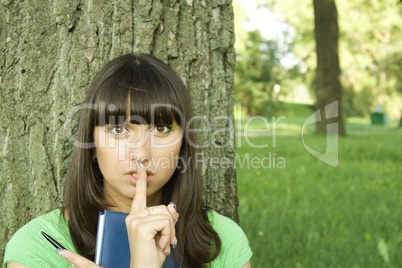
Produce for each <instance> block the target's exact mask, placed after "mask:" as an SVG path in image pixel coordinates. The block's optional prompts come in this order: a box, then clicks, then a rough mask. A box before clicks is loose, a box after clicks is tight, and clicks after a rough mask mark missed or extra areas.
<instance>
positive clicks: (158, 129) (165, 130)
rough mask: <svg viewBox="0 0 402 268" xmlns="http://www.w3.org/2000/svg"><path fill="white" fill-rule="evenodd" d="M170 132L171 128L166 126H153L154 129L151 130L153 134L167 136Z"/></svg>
mask: <svg viewBox="0 0 402 268" xmlns="http://www.w3.org/2000/svg"><path fill="white" fill-rule="evenodd" d="M170 130H171V128H170V127H169V126H166V125H158V126H155V127H154V128H153V130H152V132H153V133H154V134H159V135H167V134H169V132H170Z"/></svg>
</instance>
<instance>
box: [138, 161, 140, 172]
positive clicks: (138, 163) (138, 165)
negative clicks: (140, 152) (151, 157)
mask: <svg viewBox="0 0 402 268" xmlns="http://www.w3.org/2000/svg"><path fill="white" fill-rule="evenodd" d="M139 170H140V160H137V172H138V171H139Z"/></svg>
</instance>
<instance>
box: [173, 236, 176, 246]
mask: <svg viewBox="0 0 402 268" xmlns="http://www.w3.org/2000/svg"><path fill="white" fill-rule="evenodd" d="M176 247H177V237H176V236H175V237H174V243H173V248H176Z"/></svg>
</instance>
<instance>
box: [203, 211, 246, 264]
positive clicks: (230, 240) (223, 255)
mask: <svg viewBox="0 0 402 268" xmlns="http://www.w3.org/2000/svg"><path fill="white" fill-rule="evenodd" d="M208 218H209V220H210V222H211V225H212V227H213V228H214V230H215V231H216V232H217V233H218V235H219V237H220V239H221V252H220V254H219V256H218V257H217V258H216V259H215V260H214V261H213V262H212V263H211V266H212V267H233V268H237V267H242V266H243V265H245V264H246V263H247V262H248V261H249V260H250V258H251V256H252V255H253V253H252V251H251V248H250V245H249V243H248V239H247V237H246V234H245V233H244V232H243V230H242V229H241V228H240V226H239V225H238V224H237V223H235V222H234V221H233V220H231V219H229V218H227V217H225V216H222V215H220V214H218V213H217V212H215V211H210V212H208Z"/></svg>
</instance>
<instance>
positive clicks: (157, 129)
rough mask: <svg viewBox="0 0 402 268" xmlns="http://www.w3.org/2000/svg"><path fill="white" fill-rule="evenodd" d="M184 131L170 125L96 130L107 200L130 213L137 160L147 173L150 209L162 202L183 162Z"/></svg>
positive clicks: (96, 142)
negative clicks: (171, 179) (170, 182)
mask: <svg viewBox="0 0 402 268" xmlns="http://www.w3.org/2000/svg"><path fill="white" fill-rule="evenodd" d="M182 139H183V135H182V129H181V127H180V126H179V125H177V124H176V123H174V124H173V125H172V126H166V125H163V124H161V125H138V124H131V123H127V124H121V125H110V124H109V125H105V126H102V127H100V126H98V127H95V130H94V140H95V145H96V158H97V161H98V165H99V168H100V170H101V172H102V175H103V183H104V198H105V200H106V201H107V202H109V203H110V204H111V205H115V206H116V207H115V208H111V209H116V210H119V211H122V212H129V211H130V207H131V203H132V200H133V198H134V195H135V185H136V180H137V177H136V176H137V164H136V162H137V160H139V161H140V162H141V163H142V165H143V166H144V167H145V168H146V170H147V175H148V176H147V185H148V189H147V206H152V205H159V204H161V202H162V188H163V186H164V185H165V184H166V182H167V181H168V180H169V179H170V177H171V176H172V175H173V173H174V171H175V170H176V166H177V163H178V160H179V153H180V148H181V144H182Z"/></svg>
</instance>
